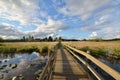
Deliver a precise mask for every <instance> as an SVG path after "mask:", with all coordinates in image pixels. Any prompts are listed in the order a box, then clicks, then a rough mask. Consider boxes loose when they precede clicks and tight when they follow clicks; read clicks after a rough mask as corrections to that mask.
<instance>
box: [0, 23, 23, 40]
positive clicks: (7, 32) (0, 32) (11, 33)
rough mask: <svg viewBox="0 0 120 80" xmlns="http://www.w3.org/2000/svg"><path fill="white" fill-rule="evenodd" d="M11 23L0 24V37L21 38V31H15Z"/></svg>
mask: <svg viewBox="0 0 120 80" xmlns="http://www.w3.org/2000/svg"><path fill="white" fill-rule="evenodd" d="M12 27H14V26H13V25H10V24H7V23H3V24H1V25H0V37H2V38H4V39H18V38H21V37H22V35H23V33H21V32H19V31H15V30H14V28H12Z"/></svg>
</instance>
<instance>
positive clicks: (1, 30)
mask: <svg viewBox="0 0 120 80" xmlns="http://www.w3.org/2000/svg"><path fill="white" fill-rule="evenodd" d="M42 2H43V1H42V0H0V18H2V19H5V20H6V21H11V22H14V24H10V22H6V23H4V24H3V23H2V22H1V25H0V36H1V37H3V38H4V39H9V38H10V39H16V38H21V37H22V36H29V35H33V36H35V37H46V36H48V35H55V34H57V33H58V32H60V31H62V30H63V29H64V30H65V29H67V28H68V27H67V26H65V25H63V24H62V21H58V20H57V21H55V20H53V19H51V18H50V17H49V16H48V15H47V13H46V12H45V11H44V10H43V11H42V10H41V7H42V6H41V5H39V3H40V4H41V3H42ZM44 7H45V5H44ZM40 17H43V18H45V19H44V20H43V19H41V18H40ZM16 22H18V23H16ZM31 26H35V28H34V29H32V30H29V28H31ZM25 27H28V28H27V29H28V30H25V29H24V28H25Z"/></svg>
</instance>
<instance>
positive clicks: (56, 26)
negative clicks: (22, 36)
mask: <svg viewBox="0 0 120 80" xmlns="http://www.w3.org/2000/svg"><path fill="white" fill-rule="evenodd" d="M66 29H68V27H67V26H65V25H63V24H62V22H61V21H54V20H52V19H51V18H49V19H48V21H47V22H46V23H42V24H41V25H39V26H38V27H37V29H35V30H33V31H31V32H27V33H29V34H32V35H34V36H35V37H40V36H41V37H45V36H49V35H52V36H54V35H56V34H57V33H58V32H60V31H62V30H66Z"/></svg>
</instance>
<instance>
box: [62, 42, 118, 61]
mask: <svg viewBox="0 0 120 80" xmlns="http://www.w3.org/2000/svg"><path fill="white" fill-rule="evenodd" d="M62 43H63V44H68V45H71V46H73V47H75V48H77V49H80V50H83V51H85V52H86V51H87V50H89V51H90V53H91V54H92V55H93V56H99V55H109V56H111V57H114V58H116V59H118V58H120V41H103V42H90V41H76V42H71V41H70V42H62Z"/></svg>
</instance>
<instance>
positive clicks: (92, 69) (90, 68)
mask: <svg viewBox="0 0 120 80" xmlns="http://www.w3.org/2000/svg"><path fill="white" fill-rule="evenodd" d="M66 49H67V50H68V51H69V52H70V53H71V54H72V55H73V56H74V57H76V58H77V59H78V60H79V61H80V62H82V63H83V64H84V65H85V66H86V67H87V68H88V69H89V70H90V71H91V72H92V73H93V75H94V76H95V77H96V79H98V80H104V78H103V77H102V76H101V75H99V74H98V73H97V72H96V70H95V69H94V68H92V67H91V66H90V65H89V64H88V63H87V62H86V61H84V60H83V59H82V58H80V57H79V56H78V55H76V54H75V53H73V51H71V50H70V49H69V48H66Z"/></svg>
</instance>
